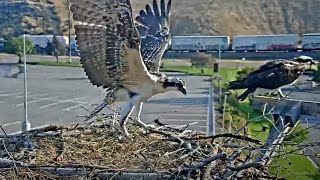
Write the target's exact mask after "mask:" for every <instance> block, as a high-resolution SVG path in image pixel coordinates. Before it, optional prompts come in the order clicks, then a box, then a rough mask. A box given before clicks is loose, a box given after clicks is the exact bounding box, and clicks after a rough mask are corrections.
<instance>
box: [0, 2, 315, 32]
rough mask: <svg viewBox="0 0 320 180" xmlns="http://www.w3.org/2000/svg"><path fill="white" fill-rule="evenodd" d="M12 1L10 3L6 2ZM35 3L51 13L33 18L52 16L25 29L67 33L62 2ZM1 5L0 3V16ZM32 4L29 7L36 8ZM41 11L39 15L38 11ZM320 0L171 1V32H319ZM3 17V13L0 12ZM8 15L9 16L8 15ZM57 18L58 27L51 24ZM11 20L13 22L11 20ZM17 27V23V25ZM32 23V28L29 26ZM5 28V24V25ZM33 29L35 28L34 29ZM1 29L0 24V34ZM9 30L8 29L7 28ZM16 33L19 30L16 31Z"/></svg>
mask: <svg viewBox="0 0 320 180" xmlns="http://www.w3.org/2000/svg"><path fill="white" fill-rule="evenodd" d="M9 1H14V0H9ZM131 1H132V4H133V8H134V13H135V14H137V13H138V12H139V10H140V9H141V8H144V7H145V4H146V3H148V2H151V0H131ZM30 2H36V4H39V3H42V4H46V5H48V4H52V5H54V6H55V9H54V10H52V11H54V12H50V10H48V8H40V9H39V8H34V9H35V11H36V12H37V13H34V14H35V15H36V16H43V15H52V16H55V17H50V20H48V21H47V22H46V23H42V22H40V21H39V20H37V18H35V17H30V16H29V17H28V18H29V19H28V18H27V19H26V18H24V20H23V21H24V22H25V21H29V22H28V23H25V24H29V25H28V26H26V25H21V28H25V29H28V28H30V26H32V28H33V29H32V30H30V29H28V30H27V31H31V32H32V31H33V32H35V33H41V31H44V30H43V28H42V27H43V24H45V26H44V27H45V28H47V29H49V31H48V30H47V31H45V33H50V32H53V31H60V32H61V31H64V32H65V33H66V30H67V6H66V4H65V2H66V1H65V0H29V3H30ZM1 6H2V4H1V2H0V17H1V11H3V10H1V9H2V8H1ZM36 6H37V5H32V3H30V7H29V8H31V9H32V7H36ZM41 9H42V10H43V12H42V13H40V12H39V11H40V10H41ZM319 9H320V0H254V1H253V0H173V7H172V16H173V17H172V21H171V23H172V33H173V34H174V35H178V34H179V35H189V34H202V35H226V34H228V35H234V34H280V33H309V32H320V25H319V24H320V13H319V12H318V11H319ZM3 14H5V15H7V13H3ZM9 14H10V13H9ZM10 17H12V18H10V21H9V22H0V23H2V25H3V24H4V23H8V24H10V22H14V23H11V30H12V29H13V28H12V26H13V25H16V24H17V22H21V21H20V20H16V19H17V18H20V19H21V16H17V15H16V13H15V14H12V15H10ZM57 18H58V20H59V22H58V23H59V24H60V25H57V23H54V22H53V21H55V20H56V19H57ZM12 19H14V20H12ZM20 24H21V23H20ZM30 24H32V25H30ZM7 26H8V25H7ZM36 26H39V27H38V28H37V27H36ZM1 28H2V29H3V26H1V24H0V31H1ZM9 30H10V29H9ZM18 32H20V31H18Z"/></svg>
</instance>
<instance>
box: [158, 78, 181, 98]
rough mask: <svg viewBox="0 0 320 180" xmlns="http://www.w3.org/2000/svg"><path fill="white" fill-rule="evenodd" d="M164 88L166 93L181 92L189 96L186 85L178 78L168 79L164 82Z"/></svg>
mask: <svg viewBox="0 0 320 180" xmlns="http://www.w3.org/2000/svg"><path fill="white" fill-rule="evenodd" d="M163 87H164V89H165V90H166V91H179V92H181V93H182V94H184V95H187V87H186V83H185V82H184V81H183V80H182V79H180V78H178V77H167V78H166V79H165V80H164V82H163Z"/></svg>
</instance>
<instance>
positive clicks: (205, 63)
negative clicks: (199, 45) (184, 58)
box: [190, 52, 215, 68]
mask: <svg viewBox="0 0 320 180" xmlns="http://www.w3.org/2000/svg"><path fill="white" fill-rule="evenodd" d="M190 60H191V64H192V66H194V67H201V68H202V67H213V63H214V62H215V58H214V57H212V55H210V54H206V53H200V52H199V53H197V54H196V55H195V56H193V57H192V58H191V59H190Z"/></svg>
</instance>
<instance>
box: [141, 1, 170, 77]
mask: <svg viewBox="0 0 320 180" xmlns="http://www.w3.org/2000/svg"><path fill="white" fill-rule="evenodd" d="M170 14H171V0H168V3H167V4H165V0H161V2H160V10H159V6H158V3H157V0H153V4H152V8H151V6H150V5H149V4H147V5H146V7H145V9H144V10H141V11H140V13H139V15H138V16H137V17H136V27H137V29H138V32H139V34H140V36H141V55H142V59H143V61H144V63H145V65H146V66H147V68H148V70H149V71H150V72H156V73H157V72H159V67H160V63H161V58H162V55H163V53H164V52H165V50H166V48H167V46H168V44H169V38H170V36H169V31H170V23H169V22H170Z"/></svg>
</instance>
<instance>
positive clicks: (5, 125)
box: [2, 121, 21, 127]
mask: <svg viewBox="0 0 320 180" xmlns="http://www.w3.org/2000/svg"><path fill="white" fill-rule="evenodd" d="M15 124H21V121H16V122H13V123H7V124H2V127H7V126H11V125H15Z"/></svg>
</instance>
